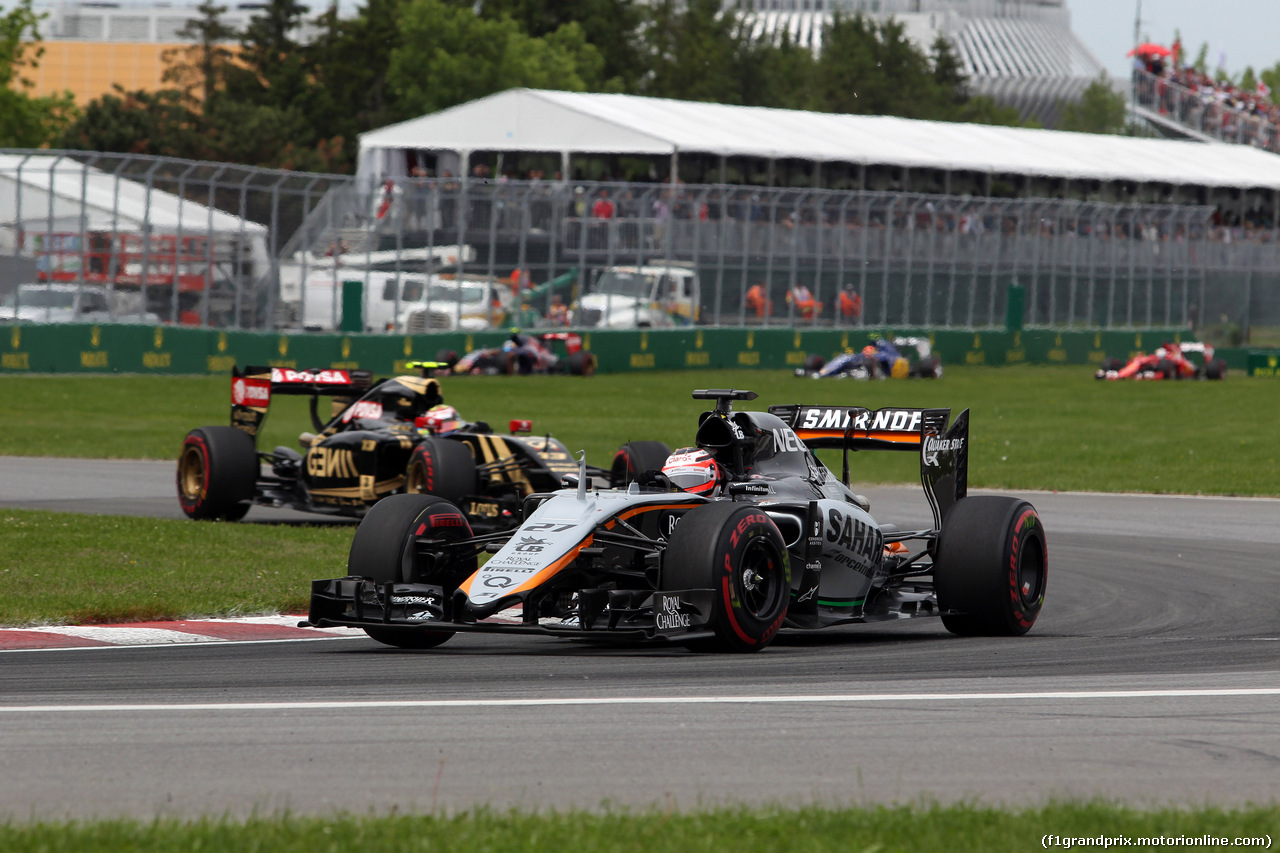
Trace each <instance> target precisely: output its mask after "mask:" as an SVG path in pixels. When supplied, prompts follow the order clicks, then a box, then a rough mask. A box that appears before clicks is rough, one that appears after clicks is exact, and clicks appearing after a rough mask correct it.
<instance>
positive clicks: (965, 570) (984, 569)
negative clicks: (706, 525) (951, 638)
mask: <svg viewBox="0 0 1280 853" xmlns="http://www.w3.org/2000/svg"><path fill="white" fill-rule="evenodd" d="M677 529H678V528H677ZM933 562H934V569H933V583H934V587H935V589H936V590H937V593H938V607H939V608H940V609H941V610H942V624H943V625H945V626H946V627H947V630H948V631H950V632H951V633H953V634H962V635H966V636H1019V635H1022V634H1025V633H1027V631H1029V630H1031V626H1032V625H1033V624H1035V621H1036V617H1037V616H1038V615H1039V614H1040V608H1041V607H1042V606H1043V605H1044V593H1045V587H1046V585H1047V582H1048V577H1049V559H1048V551H1047V550H1046V548H1045V534H1044V525H1043V524H1042V523H1041V521H1040V516H1039V515H1038V514H1037V513H1036V510H1035V507H1033V506H1032V505H1031V504H1029V503H1027V502H1026V501H1024V500H1020V499H1018V498H1011V497H995V496H979V497H968V498H965V499H964V500H961V501H959V502H958V503H956V504H955V506H953V507H952V508H951V511H950V512H948V513H947V517H946V518H945V519H943V522H942V530H941V532H940V533H939V535H938V546H937V552H936V554H935V556H934V561H933Z"/></svg>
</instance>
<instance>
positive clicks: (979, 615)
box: [933, 496, 1049, 637]
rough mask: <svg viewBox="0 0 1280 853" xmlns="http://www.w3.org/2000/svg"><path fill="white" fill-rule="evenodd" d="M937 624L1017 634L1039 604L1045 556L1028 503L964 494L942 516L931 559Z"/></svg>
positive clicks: (1040, 528)
mask: <svg viewBox="0 0 1280 853" xmlns="http://www.w3.org/2000/svg"><path fill="white" fill-rule="evenodd" d="M933 565H934V569H933V583H934V587H935V589H936V590H937V593H938V607H939V609H940V610H941V611H942V624H943V625H945V626H946V627H947V630H948V631H950V632H951V633H953V634H962V635H966V636H1009V637H1012V636H1020V635H1022V634H1025V633H1027V631H1029V630H1031V626H1032V625H1034V624H1035V621H1036V617H1037V616H1039V615H1040V608H1041V607H1042V606H1043V605H1044V593H1045V587H1046V585H1047V582H1048V577H1049V556H1048V551H1047V549H1046V547H1045V534H1044V525H1043V523H1042V522H1041V521H1040V516H1039V515H1038V514H1037V513H1036V510H1035V507H1033V506H1032V505H1031V504H1029V503H1027V502H1026V501H1024V500H1020V499H1018V498H1011V497H996V496H978V497H968V498H965V499H964V500H961V501H959V502H958V503H956V504H955V506H953V507H952V508H951V510H950V512H948V513H947V517H946V518H945V519H943V522H942V530H941V532H940V533H939V535H938V545H937V551H936V553H935V555H934V560H933Z"/></svg>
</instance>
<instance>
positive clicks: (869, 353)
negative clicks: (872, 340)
mask: <svg viewBox="0 0 1280 853" xmlns="http://www.w3.org/2000/svg"><path fill="white" fill-rule="evenodd" d="M862 354H863V355H865V356H866V357H867V358H875V356H876V348H875V345H874V344H867V345H866V346H865V347H863V348H862Z"/></svg>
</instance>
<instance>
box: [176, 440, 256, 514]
mask: <svg viewBox="0 0 1280 853" xmlns="http://www.w3.org/2000/svg"><path fill="white" fill-rule="evenodd" d="M259 472H260V468H259V465H258V451H257V448H255V447H254V444H253V439H252V438H251V437H250V436H249V434H248V433H246V432H244V431H242V430H238V429H236V428H235V427H224V426H207V427H200V428H199V429H193V430H191V432H189V433H187V437H186V438H185V439H183V442H182V452H181V453H180V454H179V456H178V503H179V504H181V505H182V511H183V512H185V513H186V514H187V516H188V517H189V518H194V519H197V520H201V521H206V520H210V519H218V518H223V519H226V520H228V521H239V520H240V519H242V518H244V516H245V513H247V512H248V511H249V507H250V506H252V503H251V501H252V500H253V493H254V489H255V487H256V486H257V483H258V474H259Z"/></svg>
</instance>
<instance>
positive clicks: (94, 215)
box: [0, 154, 267, 235]
mask: <svg viewBox="0 0 1280 853" xmlns="http://www.w3.org/2000/svg"><path fill="white" fill-rule="evenodd" d="M4 182H13V187H12V190H7V189H6V190H0V223H12V222H13V221H14V220H15V219H16V218H17V217H18V216H21V218H22V219H23V220H24V221H26V222H33V223H39V222H40V221H42V220H45V219H47V218H48V217H49V215H50V206H52V208H53V209H52V216H53V218H54V219H55V220H56V221H58V222H66V221H67V220H68V219H73V220H76V221H78V220H79V216H80V210H81V207H80V204H81V198H82V193H83V199H84V212H85V216H86V218H87V222H86V225H85V227H86V228H88V229H90V230H98V229H106V228H112V227H114V226H115V225H116V224H118V226H119V227H120V228H122V229H123V228H137V227H140V226H141V225H142V224H143V223H144V222H145V223H149V224H150V226H151V227H152V228H153V229H157V230H161V231H169V230H177V229H178V228H179V223H181V228H182V230H183V231H186V232H190V233H192V234H195V233H199V232H205V231H213V232H214V233H237V232H243V233H246V234H251V235H262V234H266V231H267V229H266V226H263V225H260V224H259V223H256V222H250V221H248V220H246V219H242V218H241V217H239V216H234V215H232V214H230V213H224V212H223V211H221V210H217V209H215V208H209V207H207V206H205V205H203V204H200V203H198V202H194V201H189V200H187V199H183V198H180V197H179V196H176V195H174V194H173V193H170V192H165V191H164V190H160V189H156V188H154V187H153V188H152V189H151V191H150V192H149V193H148V191H147V186H146V184H143V183H139V182H137V181H134V180H130V179H129V178H123V177H122V178H120V179H119V181H117V180H116V178H115V177H114V176H112V175H110V174H108V173H106V172H103V171H101V170H99V169H93V168H86V167H85V166H84V164H82V163H78V162H76V161H75V160H71V159H69V158H67V157H55V156H53V155H44V154H37V155H33V156H25V155H19V154H0V185H2V184H3V183H4ZM19 182H20V183H21V191H22V197H23V207H22V209H21V211H19V210H18V209H17V198H18V189H19V188H18V186H17V184H18V183H19ZM51 197H52V201H51ZM77 227H78V226H77Z"/></svg>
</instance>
